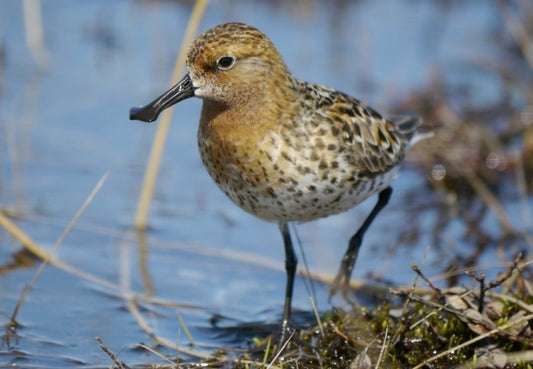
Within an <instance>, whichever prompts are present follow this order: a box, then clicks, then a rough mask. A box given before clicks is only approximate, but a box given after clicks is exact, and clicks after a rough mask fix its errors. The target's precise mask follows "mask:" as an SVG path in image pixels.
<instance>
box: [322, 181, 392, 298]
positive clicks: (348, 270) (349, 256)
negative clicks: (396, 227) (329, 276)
mask: <svg viewBox="0 0 533 369" xmlns="http://www.w3.org/2000/svg"><path fill="white" fill-rule="evenodd" d="M391 194H392V187H387V188H385V189H384V190H382V191H381V192H380V193H379V196H378V202H377V203H376V205H375V206H374V209H372V211H371V212H370V214H369V215H368V217H367V218H366V219H365V221H364V222H363V224H362V225H361V227H360V228H359V230H357V232H356V233H355V234H354V235H353V236H352V238H351V239H350V243H349V244H348V249H346V253H345V254H344V257H343V258H342V262H341V266H340V268H339V271H338V272H337V276H336V277H335V280H334V281H333V284H332V285H331V289H330V291H329V297H330V298H331V296H333V295H334V294H335V293H336V292H337V290H338V289H339V287H340V286H341V285H342V287H343V290H344V293H345V292H346V291H347V288H348V285H349V284H350V276H351V275H352V270H353V267H354V265H355V260H356V259H357V253H358V252H359V248H360V247H361V243H362V242H363V237H364V235H365V232H366V230H367V229H368V227H370V224H372V222H373V221H374V218H375V217H376V216H377V215H378V214H379V212H380V211H381V210H382V209H383V208H384V207H385V206H386V205H387V203H388V202H389V199H390V196H391Z"/></svg>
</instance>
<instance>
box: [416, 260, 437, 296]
mask: <svg viewBox="0 0 533 369" xmlns="http://www.w3.org/2000/svg"><path fill="white" fill-rule="evenodd" d="M411 269H413V270H414V271H415V272H416V274H418V276H419V277H420V278H422V279H423V280H424V282H426V283H427V285H428V286H429V287H430V288H431V289H432V290H433V291H435V293H436V294H437V298H438V299H439V300H442V299H443V297H444V295H443V294H442V291H441V290H440V288H438V287H437V286H435V285H434V284H433V283H432V282H431V281H430V280H429V278H428V277H426V275H425V274H424V273H423V272H422V270H421V269H420V267H419V266H418V265H416V264H411Z"/></svg>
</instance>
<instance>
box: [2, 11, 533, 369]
mask: <svg viewBox="0 0 533 369" xmlns="http://www.w3.org/2000/svg"><path fill="white" fill-rule="evenodd" d="M190 10H191V5H190V3H189V2H180V1H162V2H156V1H144V2H137V1H122V2H109V1H92V2H72V1H68V0H59V1H48V2H47V1H43V2H42V4H41V14H42V25H43V31H44V33H43V42H44V46H45V47H46V50H47V52H48V55H49V61H48V68H43V69H40V68H39V67H40V66H39V64H38V63H37V64H36V63H35V60H34V59H33V58H32V54H30V52H29V51H28V49H27V46H26V45H27V43H26V38H25V30H24V25H23V12H22V5H21V2H19V1H17V0H7V1H3V2H2V3H1V4H0V37H1V42H2V66H1V76H2V79H1V86H0V87H1V95H0V165H1V166H0V206H1V207H2V208H11V209H16V210H17V212H20V213H21V214H22V216H21V218H19V219H17V220H16V223H17V224H18V226H19V227H21V228H22V229H24V230H25V231H26V232H28V233H29V234H30V235H31V237H32V238H33V239H34V240H36V241H37V242H38V243H39V244H41V245H43V246H44V247H46V248H48V249H50V248H51V247H52V244H53V243H54V241H55V240H56V239H57V238H58V236H59V235H60V234H61V232H62V231H63V229H64V228H65V227H66V225H67V223H68V221H69V220H70V219H71V218H72V216H73V215H74V214H75V212H76V211H77V210H78V208H79V207H80V206H81V205H82V203H83V201H84V200H85V198H86V197H87V195H88V194H89V193H90V191H91V190H92V189H93V187H94V186H95V184H96V182H97V181H98V179H99V178H100V177H101V176H102V175H103V174H104V173H105V171H106V170H110V176H109V179H108V180H107V182H106V184H105V185H104V187H103V188H102V190H101V191H100V192H99V194H98V195H97V197H96V198H95V199H94V200H93V201H92V203H91V204H90V206H89V207H88V209H87V210H86V211H85V213H84V214H83V216H82V217H81V219H80V220H79V221H78V223H77V224H76V227H75V228H74V229H73V230H72V231H71V232H70V233H69V235H68V236H67V238H66V239H65V241H64V242H63V244H62V245H61V246H60V247H59V249H58V251H57V253H56V256H57V257H58V258H59V259H60V260H62V261H63V262H65V263H67V264H69V265H72V266H74V268H75V269H79V270H81V271H83V272H86V273H89V274H90V275H92V276H95V277H98V278H100V279H101V280H103V281H106V282H107V283H100V282H99V281H98V280H90V279H87V278H86V277H80V276H78V275H76V274H74V273H73V272H70V271H66V270H63V269H60V268H55V267H47V268H45V270H44V273H43V274H42V275H41V276H40V277H39V279H38V281H37V283H36V285H35V286H34V288H33V289H32V291H31V292H30V294H29V296H28V299H27V300H26V302H25V303H24V305H23V307H22V309H21V311H20V313H19V317H20V318H19V323H20V327H19V329H18V330H17V332H16V333H17V336H16V339H15V340H11V341H10V342H9V344H7V342H4V343H3V345H1V346H0V347H1V354H0V366H5V365H7V364H18V365H21V366H25V367H35V366H39V367H50V368H57V367H69V366H73V365H79V364H85V365H91V366H108V365H109V358H108V357H107V356H106V355H105V354H104V353H103V352H102V351H101V350H100V348H99V347H98V345H97V343H96V342H95V341H94V337H96V336H99V337H101V338H102V339H103V340H104V342H106V344H107V345H109V346H110V348H112V349H113V350H114V351H115V352H118V351H119V350H120V349H121V348H123V347H128V345H132V344H136V343H139V342H147V341H148V342H149V341H150V336H149V334H148V333H147V332H146V331H145V330H143V329H141V328H140V323H139V321H138V320H137V321H136V320H135V317H134V315H133V313H132V310H131V309H132V306H131V305H130V304H128V303H126V302H125V300H124V299H123V297H124V295H127V296H134V297H135V298H136V299H137V300H138V301H139V303H138V307H139V312H140V314H139V315H140V316H141V317H142V318H143V319H144V321H145V322H146V324H147V326H149V327H150V329H153V332H154V333H155V334H157V335H159V336H162V337H165V338H167V339H168V340H170V341H171V342H176V340H177V341H178V342H179V343H180V345H183V346H186V345H187V343H188V339H187V338H186V336H185V334H184V333H183V326H182V325H181V324H180V322H179V319H178V318H177V315H176V311H177V312H179V315H180V316H182V318H183V321H184V322H185V323H186V324H187V327H188V329H189V330H190V331H191V335H192V337H193V338H194V340H195V342H196V343H197V344H200V345H209V346H216V345H217V344H221V341H222V342H223V343H227V342H231V343H232V344H234V345H238V340H239V338H237V341H235V340H232V337H233V336H232V335H233V334H234V333H233V331H232V330H231V328H232V327H239V326H241V325H242V324H249V323H251V322H260V323H265V324H267V323H276V322H277V321H279V317H280V314H281V306H282V294H283V286H284V283H285V282H284V278H285V275H284V269H283V248H282V242H281V239H280V237H279V235H278V230H277V227H276V226H275V225H270V224H265V223H263V222H262V221H259V220H257V219H255V218H253V217H251V216H250V215H248V214H246V213H244V212H242V211H241V210H240V209H238V208H236V207H235V206H234V205H233V204H231V203H230V202H229V200H227V199H226V198H225V197H224V195H223V194H221V193H220V191H219V190H218V189H217V188H216V186H215V185H214V184H213V183H212V182H211V179H210V178H209V177H208V175H207V174H206V172H205V170H204V169H203V167H202V164H201V162H200V158H199V155H198V152H197V148H196V128H197V121H198V117H199V109H200V101H188V102H187V103H186V104H182V105H180V106H179V107H178V109H177V110H176V111H175V113H174V119H173V121H174V122H173V126H172V128H171V131H170V136H169V140H168V146H167V148H166V151H165V156H164V162H163V167H162V168H161V172H160V175H159V182H158V185H157V193H156V198H155V201H154V203H153V205H152V211H151V217H150V230H149V232H148V233H147V234H146V235H145V238H143V239H139V238H137V236H136V235H135V234H132V233H131V232H130V230H129V229H130V226H131V224H132V220H133V214H134V211H135V208H136V201H137V196H138V192H139V186H140V183H141V179H142V175H143V170H144V165H145V162H146V157H147V155H148V152H149V148H150V144H151V140H152V137H153V134H154V132H155V126H153V125H144V124H138V123H132V122H130V121H129V120H128V110H129V108H130V107H131V106H134V105H138V104H139V103H142V102H144V101H148V100H149V99H150V98H152V97H155V96H156V95H157V93H158V92H159V91H161V90H163V89H164V88H165V87H167V85H168V80H169V78H170V75H171V73H172V67H173V64H174V58H175V56H176V55H177V53H178V50H179V47H180V42H181V39H182V37H183V33H184V30H185V27H186V24H187V21H188V17H189V14H190ZM502 14H506V16H502ZM509 17H511V19H514V18H513V17H516V14H514V13H503V10H502V9H501V8H498V7H497V6H496V5H494V4H493V3H491V2H467V3H460V4H456V5H450V4H449V3H448V2H444V1H442V2H441V1H438V2H425V1H392V0H382V1H375V2H366V1H336V2H328V1H300V2H295V3H292V2H281V1H276V2H269V1H253V2H250V1H232V2H212V3H211V4H210V5H209V7H208V10H207V14H206V15H205V17H204V19H203V21H202V26H201V28H202V30H203V29H207V28H209V27H211V26H213V25H215V24H219V23H223V22H226V21H242V22H246V23H250V24H252V25H254V26H256V27H258V28H259V29H261V30H262V31H264V32H265V33H266V34H267V35H269V36H270V37H271V38H272V40H273V41H274V43H275V44H276V45H277V47H278V48H279V50H280V52H281V53H282V55H283V56H284V58H285V61H286V63H287V64H288V66H289V68H291V70H292V71H293V73H294V74H295V75H296V76H297V77H299V78H302V79H306V80H309V81H312V82H317V83H322V84H325V85H328V86H332V87H335V88H336V89H339V90H341V91H345V92H347V93H349V94H350V95H353V96H355V97H358V98H360V99H362V100H364V101H366V102H368V103H369V104H370V105H372V106H373V107H375V108H376V109H378V110H380V111H389V112H391V113H397V112H399V111H402V110H412V111H415V112H417V113H419V114H421V115H423V116H424V118H425V119H426V121H428V122H431V123H434V124H435V125H437V127H436V128H435V130H436V138H435V139H434V140H432V141H431V142H427V143H424V144H421V145H420V147H416V148H415V149H414V150H413V151H412V152H411V153H410V154H409V156H408V164H407V165H406V168H405V169H404V170H403V172H402V174H401V176H400V178H399V179H398V180H397V181H396V182H395V185H394V194H393V197H392V200H391V203H390V205H389V207H388V208H387V209H386V210H385V211H384V212H383V213H382V214H380V217H379V218H378V219H377V220H376V222H375V224H373V227H372V228H371V230H369V232H368V234H367V236H366V239H365V245H364V246H363V248H362V250H361V252H360V255H359V262H358V264H357V267H356V270H355V272H354V277H355V278H356V279H362V278H363V279H369V278H368V277H371V279H376V280H380V281H383V282H390V283H393V284H410V283H412V281H413V278H414V274H413V273H412V272H411V269H410V267H409V265H410V264H411V263H412V262H414V263H419V264H422V263H423V264H424V269H425V271H426V274H428V275H430V276H433V275H438V274H441V273H444V272H446V271H447V270H449V269H452V268H456V269H457V268H461V267H463V266H469V265H472V264H482V265H486V266H487V270H486V271H487V273H488V278H490V277H491V275H495V274H496V273H497V272H498V271H500V270H501V268H498V267H497V266H498V265H499V264H500V263H501V261H502V260H508V259H509V256H510V255H513V254H514V253H515V252H516V251H520V250H524V249H526V250H530V249H531V243H530V240H529V239H528V236H527V233H526V231H529V232H531V229H532V228H531V227H532V226H531V214H532V213H531V205H532V204H531V195H528V191H531V188H532V187H533V184H532V181H531V178H532V175H531V173H532V172H533V162H532V161H531V157H533V156H532V155H531V153H532V152H533V146H532V145H531V142H533V139H531V137H533V134H532V127H533V124H531V119H529V118H530V114H529V113H528V112H529V110H531V109H529V110H528V106H530V105H528V104H531V102H530V101H528V97H527V96H529V95H528V91H529V92H530V89H531V87H529V86H531V85H533V84H532V83H531V82H532V73H531V65H528V63H527V58H524V57H523V56H522V57H521V56H520V55H521V54H520V49H519V47H517V46H516V44H514V43H513V41H512V40H513V38H512V37H511V36H510V35H509V32H508V31H507V29H508V28H507V27H508V26H507V23H506V22H508V19H509ZM523 17H525V16H523ZM37 58H39V57H38V56H37ZM528 117H529V118H528ZM520 163H521V164H520ZM521 168H524V170H520V169H521ZM472 173H474V174H475V175H474V176H472V175H471V174H472ZM527 189H528V190H527ZM484 190H486V191H488V192H483V191H484ZM480 191H481V192H480ZM480 193H484V194H487V193H488V194H489V195H488V197H487V196H485V197H484V196H480ZM491 194H492V196H493V198H491ZM491 199H492V200H491ZM494 199H496V200H497V201H493V200H494ZM374 201H375V200H374V199H371V200H369V201H368V203H363V204H361V206H359V207H358V208H356V209H353V210H351V211H349V212H347V213H345V214H342V215H339V216H335V217H330V218H327V219H323V220H320V221H317V222H313V223H310V224H303V225H299V226H297V230H298V233H299V235H300V237H301V240H302V242H303V244H304V246H305V247H304V249H305V251H306V256H307V259H308V260H309V264H310V268H311V271H313V272H315V273H324V274H327V275H331V274H333V273H334V272H335V271H336V269H337V266H338V263H339V261H340V259H341V256H342V253H343V251H344V249H345V244H346V241H347V240H348V239H349V237H350V236H351V234H352V233H353V231H354V230H355V229H356V228H357V227H358V225H359V224H360V222H361V221H362V220H363V219H364V218H365V217H366V215H367V214H368V212H369V211H370V209H371V207H372V206H373V204H374ZM502 214H503V215H502ZM528 217H529V218H528ZM528 219H529V220H528ZM511 236H512V237H511ZM0 240H1V244H2V247H0V258H1V260H0V268H3V269H1V270H2V273H0V296H1V298H0V312H2V315H4V318H3V319H2V320H0V321H1V322H2V327H4V326H5V325H6V324H7V322H8V319H7V318H6V317H5V316H9V315H10V314H11V313H12V311H13V309H14V306H15V305H16V302H17V300H18V297H19V295H20V292H21V290H22V288H23V287H24V285H25V284H27V283H28V282H29V281H30V280H31V278H32V277H33V275H34V271H35V265H37V264H38V263H37V264H31V262H32V259H31V258H29V259H27V258H26V254H25V253H24V252H22V251H21V249H20V247H19V245H18V243H17V242H16V241H14V240H13V239H12V238H10V237H9V236H8V235H7V234H6V233H5V232H4V231H3V230H0ZM508 240H511V241H508ZM427 247H429V248H428V250H427V254H426V248H427ZM497 251H499V252H500V253H499V254H498V253H497ZM424 255H425V256H424ZM20 256H24V258H23V259H24V260H27V261H29V262H30V263H29V264H26V263H25V264H18V261H17V260H19V257H20ZM15 265H20V267H16V268H14V266H15ZM22 265H23V266H22ZM442 283H444V282H442ZM315 289H316V294H317V303H318V307H319V309H320V310H325V309H328V308H329V307H331V305H330V303H329V302H328V286H327V285H325V284H322V283H320V282H316V284H315ZM125 291H126V292H125ZM359 296H360V301H362V302H365V303H366V302H368V303H371V302H372V301H371V300H368V301H367V300H366V299H365V298H364V297H361V294H360V295H359ZM294 299H295V303H294V304H295V308H296V310H300V311H302V312H303V313H302V316H306V313H308V312H310V311H311V307H310V303H309V297H308V294H307V292H306V289H305V287H304V284H303V282H302V280H301V278H299V280H298V281H297V283H296V286H295V296H294ZM333 303H334V304H336V305H342V304H343V302H342V301H340V299H339V300H337V299H336V300H335V301H333ZM135 306H137V305H135ZM216 317H223V319H222V320H217V319H214V320H216V321H217V322H218V323H217V324H218V325H219V326H223V327H224V329H223V331H224V330H225V331H227V332H228V333H227V334H228V336H226V337H225V338H224V337H223V338H220V337H219V335H220V334H222V335H223V336H224V334H223V333H224V332H222V333H221V331H219V330H217V329H216V328H213V326H212V325H211V320H210V319H211V318H216ZM302 321H304V322H312V319H310V320H309V319H302ZM220 322H223V324H222V325H221V323H220ZM216 326H217V325H215V327H216ZM227 327H229V328H227ZM226 328H227V329H226ZM239 334H240V333H239ZM176 337H177V338H176ZM228 337H229V338H228ZM238 337H240V336H238ZM245 341H246V339H245V338H242V346H244V345H246V342H245ZM200 351H202V350H200ZM204 352H210V349H204ZM163 353H166V354H168V355H170V356H172V355H174V351H173V350H170V349H168V350H166V351H165V350H163ZM120 358H121V360H124V361H125V362H127V363H128V364H129V365H135V364H140V363H145V362H150V361H155V360H157V359H154V358H147V357H146V356H145V354H144V351H143V353H142V354H139V351H137V350H135V349H128V350H125V351H123V352H122V353H121V355H120Z"/></svg>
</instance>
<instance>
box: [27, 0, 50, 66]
mask: <svg viewBox="0 0 533 369" xmlns="http://www.w3.org/2000/svg"><path fill="white" fill-rule="evenodd" d="M22 4H23V10H24V28H25V29H26V43H27V45H28V50H29V51H30V54H31V56H32V58H33V60H34V61H35V64H37V66H38V67H39V69H43V70H44V69H47V68H48V66H49V65H50V54H49V53H48V50H47V49H46V46H45V45H44V37H43V23H42V16H41V0H24V1H23V2H22Z"/></svg>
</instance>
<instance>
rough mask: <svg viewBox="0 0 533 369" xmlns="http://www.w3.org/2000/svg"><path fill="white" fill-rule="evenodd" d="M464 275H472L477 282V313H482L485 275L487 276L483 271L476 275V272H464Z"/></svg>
mask: <svg viewBox="0 0 533 369" xmlns="http://www.w3.org/2000/svg"><path fill="white" fill-rule="evenodd" d="M466 275H468V276H469V277H472V278H473V279H474V280H475V281H477V282H478V283H479V295H478V300H477V311H478V312H479V313H482V312H483V308H484V302H483V300H484V299H485V291H486V289H485V277H486V276H487V275H486V274H485V273H483V272H481V273H479V275H477V274H476V273H474V272H466Z"/></svg>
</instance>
